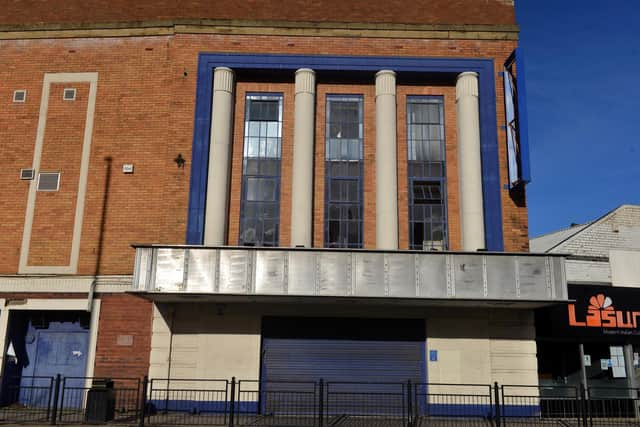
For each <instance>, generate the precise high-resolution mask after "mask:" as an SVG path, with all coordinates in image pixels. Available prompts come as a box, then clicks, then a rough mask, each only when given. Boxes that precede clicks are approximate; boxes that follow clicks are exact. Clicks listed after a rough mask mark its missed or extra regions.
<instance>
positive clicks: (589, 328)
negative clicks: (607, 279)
mask: <svg viewBox="0 0 640 427" xmlns="http://www.w3.org/2000/svg"><path fill="white" fill-rule="evenodd" d="M569 299H570V300H573V302H571V303H568V304H566V305H560V306H555V307H549V308H546V309H541V310H538V311H537V312H536V332H537V334H538V336H539V337H553V338H562V339H576V340H577V339H596V340H598V339H602V340H604V341H611V340H614V341H615V340H618V339H619V338H621V337H622V336H626V337H629V338H630V339H633V341H634V342H635V341H636V340H640V289H635V288H616V287H612V286H606V287H605V286H595V285H569Z"/></svg>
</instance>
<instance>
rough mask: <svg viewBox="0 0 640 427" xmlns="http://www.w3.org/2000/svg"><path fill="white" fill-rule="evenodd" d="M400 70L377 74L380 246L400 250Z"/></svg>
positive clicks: (378, 243)
mask: <svg viewBox="0 0 640 427" xmlns="http://www.w3.org/2000/svg"><path fill="white" fill-rule="evenodd" d="M396 150H397V141H396V73H394V72H393V71H390V70H382V71H379V72H378V73H377V74H376V247H377V248H378V249H387V250H394V249H398V174H397V160H396V157H397V155H396Z"/></svg>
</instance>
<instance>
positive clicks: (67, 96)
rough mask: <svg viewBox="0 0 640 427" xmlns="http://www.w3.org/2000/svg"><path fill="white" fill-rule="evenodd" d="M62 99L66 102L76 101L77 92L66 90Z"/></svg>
mask: <svg viewBox="0 0 640 427" xmlns="http://www.w3.org/2000/svg"><path fill="white" fill-rule="evenodd" d="M62 99H63V100H65V101H75V100H76V90H75V89H74V88H65V90H64V92H63V93H62Z"/></svg>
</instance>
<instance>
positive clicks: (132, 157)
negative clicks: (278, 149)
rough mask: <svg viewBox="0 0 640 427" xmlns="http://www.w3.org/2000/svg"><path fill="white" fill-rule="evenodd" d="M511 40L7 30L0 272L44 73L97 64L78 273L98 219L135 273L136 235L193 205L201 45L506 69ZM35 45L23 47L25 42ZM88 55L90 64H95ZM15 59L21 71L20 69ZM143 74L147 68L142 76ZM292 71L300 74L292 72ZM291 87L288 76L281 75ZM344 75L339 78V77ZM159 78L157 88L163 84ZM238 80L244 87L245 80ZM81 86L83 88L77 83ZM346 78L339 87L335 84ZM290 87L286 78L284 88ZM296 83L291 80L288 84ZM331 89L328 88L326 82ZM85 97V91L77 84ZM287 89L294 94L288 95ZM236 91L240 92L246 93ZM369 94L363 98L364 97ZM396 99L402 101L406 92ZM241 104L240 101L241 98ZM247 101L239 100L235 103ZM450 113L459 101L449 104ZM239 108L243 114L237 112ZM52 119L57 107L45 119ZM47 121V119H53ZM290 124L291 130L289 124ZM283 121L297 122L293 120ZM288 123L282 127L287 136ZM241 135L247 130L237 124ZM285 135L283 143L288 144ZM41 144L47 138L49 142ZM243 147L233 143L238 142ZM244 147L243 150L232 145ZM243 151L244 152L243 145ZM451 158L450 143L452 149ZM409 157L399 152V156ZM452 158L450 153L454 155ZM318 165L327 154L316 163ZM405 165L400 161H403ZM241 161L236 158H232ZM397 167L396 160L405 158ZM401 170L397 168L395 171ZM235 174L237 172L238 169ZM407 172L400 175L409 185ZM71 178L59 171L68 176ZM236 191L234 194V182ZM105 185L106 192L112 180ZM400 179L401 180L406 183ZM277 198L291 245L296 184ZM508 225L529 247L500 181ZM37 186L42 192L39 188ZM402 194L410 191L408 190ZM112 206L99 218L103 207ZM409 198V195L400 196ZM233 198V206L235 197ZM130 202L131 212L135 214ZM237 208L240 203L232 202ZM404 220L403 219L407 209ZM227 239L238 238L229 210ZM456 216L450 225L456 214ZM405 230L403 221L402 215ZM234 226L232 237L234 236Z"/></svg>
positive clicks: (108, 242)
mask: <svg viewBox="0 0 640 427" xmlns="http://www.w3.org/2000/svg"><path fill="white" fill-rule="evenodd" d="M514 47H515V42H512V41H482V42H480V41H473V42H472V41H466V40H461V41H445V40H411V39H408V40H389V39H369V38H361V39H350V38H335V39H318V38H313V37H275V36H273V37H267V36H251V37H250V36H222V35H179V36H175V37H146V38H126V39H125V38H122V39H120V38H114V39H101V40H98V39H95V40H48V41H43V40H22V41H0V48H1V49H2V51H3V56H2V59H0V61H1V62H2V64H1V65H2V67H1V68H0V78H1V79H2V81H3V82H5V84H4V85H3V86H2V87H0V102H1V103H2V111H3V113H2V114H0V129H2V131H0V133H1V134H2V139H3V140H5V141H12V143H11V144H3V145H2V147H1V148H0V154H1V155H2V156H3V158H8V159H11V162H12V164H13V165H14V169H13V173H7V174H3V175H2V177H0V181H1V182H0V192H2V193H1V194H0V200H1V202H0V203H1V204H2V209H3V212H4V213H5V214H4V217H5V218H6V221H4V222H3V223H2V224H0V244H2V246H3V247H4V248H5V251H6V252H5V253H6V256H4V257H2V260H0V272H2V273H5V274H12V273H15V272H16V271H17V264H18V258H19V253H20V241H21V238H22V230H23V225H24V222H23V221H24V212H25V208H26V193H27V185H26V183H25V182H22V181H20V180H19V179H18V172H19V168H20V167H28V166H30V165H31V162H32V158H33V147H34V140H35V131H36V129H35V128H36V124H37V119H38V111H39V104H40V92H41V87H42V78H43V73H44V72H86V71H96V72H98V73H99V77H98V96H97V104H96V119H95V127H94V134H93V142H92V152H91V161H90V165H89V182H88V188H87V198H86V206H85V219H84V227H83V230H82V241H81V246H80V265H79V271H78V272H79V273H80V274H93V273H94V271H95V267H96V261H97V256H98V252H100V251H99V247H98V246H99V245H98V243H99V240H100V239H99V237H100V230H101V229H102V230H103V232H102V251H101V253H102V256H101V259H102V261H101V271H100V273H102V274H130V273H131V271H132V268H133V250H132V249H131V248H130V244H131V243H134V242H157V243H182V242H184V239H185V230H186V214H187V209H186V207H187V203H188V188H189V168H190V165H191V154H190V153H191V144H192V135H193V114H194V104H195V85H196V79H195V74H196V73H195V71H196V69H197V54H198V52H211V51H218V52H265V53H290V54H335V55H351V54H367V53H369V52H376V54H377V55H391V56H393V55H399V54H401V55H403V56H405V55H406V56H418V55H425V54H427V53H428V55H429V56H434V57H446V56H452V57H493V58H496V61H495V66H496V72H498V71H500V69H501V63H502V60H503V58H506V57H507V56H508V54H509V53H510V52H511V50H512V49H513V48H514ZM25 51H28V52H30V55H28V56H25V55H24V52H25ZM87 64H91V65H90V66H88V65H87ZM17 70H19V71H20V72H17ZM140 76H144V78H140ZM291 79H292V81H293V76H291ZM501 84H502V82H501V81H500V79H496V93H497V95H498V99H497V111H498V115H497V123H496V126H498V129H499V132H498V138H499V139H500V141H499V144H498V145H499V155H500V165H501V168H500V171H501V181H502V182H503V183H504V182H506V176H507V169H506V144H505V143H504V138H505V134H504V131H503V130H502V129H501V128H500V126H501V125H502V123H503V117H504V107H503V99H502V95H501V93H502V88H501ZM285 86H286V85H285ZM338 86H340V85H338ZM158 88H162V90H158ZM241 88H242V85H240V86H239V88H238V90H241ZM15 89H27V91H28V95H27V102H26V103H24V104H14V103H12V101H11V99H12V94H13V90H15ZM80 89H81V87H80ZM329 89H330V88H329V87H327V88H326V89H323V83H319V85H318V94H317V99H318V115H317V125H316V129H317V135H316V138H317V143H316V177H315V179H316V182H315V188H316V190H315V193H316V194H315V196H316V197H315V203H316V209H315V224H314V242H315V244H316V245H320V244H321V242H322V231H323V226H322V224H323V223H322V221H323V213H322V209H321V208H322V205H323V202H324V193H323V188H322V186H323V176H322V168H319V167H318V161H322V159H323V157H322V150H323V149H324V148H323V141H324V137H323V135H322V132H324V129H323V125H322V124H323V123H324V122H323V120H324V108H323V106H322V105H321V104H320V103H321V102H323V101H322V100H323V99H324V96H323V95H322V94H323V93H326V90H329ZM335 89H336V90H338V89H340V88H339V87H336V88H335ZM279 90H283V89H279ZM288 90H290V89H288ZM340 90H342V91H343V92H351V93H353V91H354V90H356V88H354V87H344V86H343V87H342V89H340ZM373 90H374V86H373V82H371V84H370V85H363V86H362V88H359V89H358V90H357V91H358V93H364V94H368V95H367V96H365V103H366V104H365V111H367V112H368V113H367V119H366V122H367V126H368V129H367V133H366V135H365V150H366V158H367V159H368V160H366V161H368V162H369V163H368V165H369V166H365V173H367V171H369V172H368V173H369V175H368V176H367V177H366V189H365V206H366V207H365V211H366V212H375V197H373V195H372V193H371V192H372V191H374V188H375V176H374V174H373V171H374V164H375V161H374V159H375V157H374V156H375V154H374V152H373V151H372V150H374V149H375V142H374V141H375V134H374V132H375V129H374V127H375V121H374V120H373V119H372V117H373V114H374V111H375V107H374V104H373V102H374V98H373ZM323 91H324V92H323ZM79 94H80V96H82V91H80V92H79ZM288 97H289V98H290V99H291V100H292V98H293V95H292V94H290V95H288ZM239 98H240V97H239ZM367 103H368V104H367ZM399 105H401V104H400V103H399ZM238 108H240V107H239V106H238ZM287 108H292V101H289V102H286V100H285V109H287ZM240 111H241V112H243V111H242V110H240ZM446 111H447V114H449V113H453V112H455V108H454V106H452V105H451V103H450V102H449V103H448V106H447V107H446ZM236 117H238V116H237V115H236ZM49 120H51V118H50V119H49ZM452 121H455V119H453V118H450V117H449V118H448V119H447V128H448V129H447V140H448V142H449V143H451V142H452V141H451V136H452V135H453V132H454V131H452V130H451V128H452V126H453V125H450V122H452ZM48 125H49V123H48ZM286 126H287V125H286V124H285V130H286ZM401 128H402V126H401V125H400V126H399V128H398V129H399V130H398V132H399V139H398V141H399V144H403V142H402V132H404V130H403V129H401ZM286 132H291V131H290V130H288V131H287V130H286ZM286 132H285V135H286ZM235 138H236V145H237V144H238V141H239V138H240V139H241V135H239V134H238V129H236V135H235ZM287 140H288V138H285V139H284V140H283V143H284V145H283V150H285V151H283V153H285V154H286V150H287V149H290V148H286V147H287V146H288V145H287V144H289V143H288V142H287ZM45 145H46V144H45ZM234 148H237V147H234ZM234 152H236V153H238V150H237V149H236V150H234ZM179 153H180V154H182V156H183V157H184V158H185V159H186V160H187V164H186V167H185V168H178V167H177V166H176V164H175V163H174V162H173V159H174V158H175V157H176V156H177V155H178V154H179ZM239 153H240V154H241V151H240V152H239ZM106 156H111V157H112V158H113V163H112V165H111V168H112V170H111V177H110V182H109V183H107V182H105V180H106V176H107V174H106V169H107V163H105V157H106ZM448 157H449V154H448ZM451 157H455V156H451ZM402 158H403V157H402V156H401V157H399V159H402ZM447 160H448V164H449V165H450V167H451V168H453V167H454V161H455V160H453V159H449V158H448V159H447ZM123 163H133V164H134V167H135V172H134V173H133V174H123V173H122V171H121V167H122V164H123ZM320 164H321V163H320ZM289 167H290V166H287V165H286V162H285V163H284V164H283V183H286V182H288V181H289V179H287V175H286V174H290V172H288V171H287V168H289ZM400 168H402V165H400ZM451 168H450V170H449V176H448V180H449V182H448V185H449V197H450V198H451V197H455V192H454V191H452V189H453V188H454V187H455V179H456V178H455V175H456V174H454V173H453V169H451ZM234 169H235V170H238V165H237V164H235V166H234ZM400 170H401V169H400ZM399 173H401V172H399ZM234 179H236V180H237V177H236V178H234ZM404 181H405V180H404V178H402V177H400V179H399V185H401V186H402V185H405V183H404ZM66 183H67V182H66V181H65V180H64V178H63V181H62V184H63V185H62V187H61V188H63V187H64V185H65V184H66ZM235 185H236V186H235V187H234V190H232V198H233V197H236V196H237V195H239V192H238V191H237V189H238V188H239V187H238V183H237V182H236V184H235ZM107 188H108V195H107V198H106V203H105V190H106V189H107ZM401 188H402V187H401ZM282 191H283V194H282V201H283V206H282V209H281V219H282V221H283V222H282V224H281V241H282V243H283V244H286V242H287V241H288V237H287V234H288V232H289V230H288V228H289V226H288V225H287V224H288V221H289V216H290V214H289V213H288V209H289V208H288V204H289V203H290V197H289V196H287V195H286V194H285V193H284V192H285V191H290V190H287V189H286V185H284V186H283V189H282ZM501 191H502V205H503V227H504V240H505V250H507V251H514V250H515V251H520V250H526V249H527V213H526V205H525V204H524V203H523V200H524V196H523V195H522V194H515V195H511V194H509V192H508V191H507V190H504V189H502V190H501ZM39 194H41V193H39ZM400 197H403V196H402V195H401V196H400ZM449 202H450V204H451V205H450V207H449V212H450V215H451V213H452V212H453V211H454V210H455V209H454V205H455V201H454V200H449ZM103 206H105V213H104V224H102V222H103V215H102V209H103ZM400 207H402V203H401V204H400ZM231 208H232V209H236V210H237V208H234V207H233V204H232V205H231ZM134 212H135V215H132V213H134ZM233 212H236V211H233ZM399 218H400V223H401V224H402V223H403V222H405V221H406V215H404V212H401V213H400V217H399ZM230 219H231V227H230V243H233V242H235V241H237V235H234V233H237V232H236V231H234V227H235V226H234V225H233V221H237V215H236V214H235V213H234V214H232V215H231V218H230ZM365 221H366V225H365V236H367V237H366V238H365V246H366V247H373V246H374V244H375V242H373V241H371V239H375V232H373V230H375V222H374V221H375V218H373V217H372V216H371V215H370V214H369V215H368V219H366V220H365ZM450 222H451V223H452V224H455V222H456V220H455V218H454V217H453V216H452V217H450ZM400 227H401V229H400V235H401V239H404V238H406V234H407V233H406V232H404V229H403V228H402V227H405V225H401V226H400ZM450 232H451V236H452V239H453V240H452V247H455V245H454V242H455V240H456V238H455V237H454V236H455V234H456V229H455V228H452V229H451V230H450ZM231 236H234V237H233V238H231Z"/></svg>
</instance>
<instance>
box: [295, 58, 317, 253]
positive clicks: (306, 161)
mask: <svg viewBox="0 0 640 427" xmlns="http://www.w3.org/2000/svg"><path fill="white" fill-rule="evenodd" d="M315 96H316V78H315V73H314V72H313V70H310V69H308V68H301V69H299V70H298V71H296V94H295V112H294V124H293V175H292V187H291V245H292V246H304V247H306V248H310V247H311V246H312V235H311V233H312V228H313V151H314V148H313V143H314V134H315V121H314V119H315V109H314V107H315Z"/></svg>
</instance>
